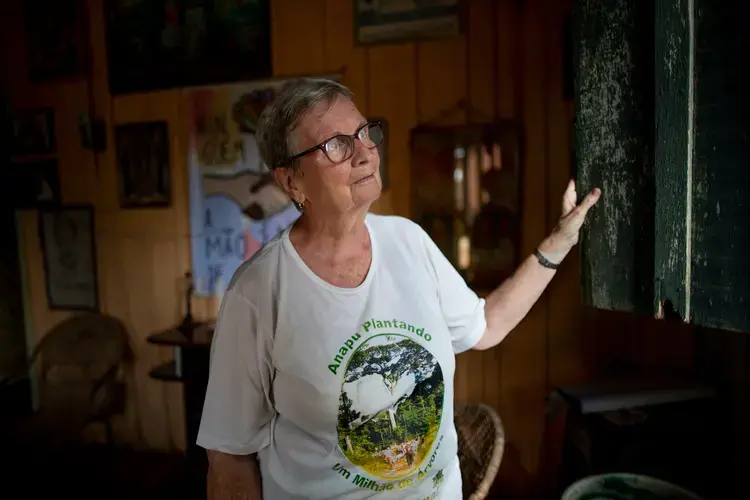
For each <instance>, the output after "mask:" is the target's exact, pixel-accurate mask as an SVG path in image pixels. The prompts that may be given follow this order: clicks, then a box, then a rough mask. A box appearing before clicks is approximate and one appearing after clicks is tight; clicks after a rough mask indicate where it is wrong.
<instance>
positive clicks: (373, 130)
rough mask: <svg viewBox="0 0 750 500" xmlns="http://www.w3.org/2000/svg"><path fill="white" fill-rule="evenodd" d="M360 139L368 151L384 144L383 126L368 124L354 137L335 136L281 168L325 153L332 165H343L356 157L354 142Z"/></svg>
mask: <svg viewBox="0 0 750 500" xmlns="http://www.w3.org/2000/svg"><path fill="white" fill-rule="evenodd" d="M355 139H359V141H360V142H362V144H364V145H365V147H366V148H367V149H373V148H376V147H378V146H380V145H381V144H382V143H383V124H382V123H381V122H380V121H373V122H367V123H365V124H364V125H362V126H361V127H359V128H358V129H357V131H356V132H354V133H353V134H352V135H346V134H341V135H334V136H333V137H331V138H330V139H326V140H325V141H323V142H321V143H320V144H318V145H317V146H314V147H312V148H310V149H306V150H305V151H302V152H301V153H298V154H296V155H294V156H292V157H291V158H289V159H288V160H286V161H285V162H284V163H283V164H282V165H279V166H281V167H287V166H289V165H291V164H292V162H294V160H296V159H298V158H302V157H303V156H305V155H309V154H310V153H314V152H315V151H317V150H321V151H323V153H324V154H325V155H326V157H327V158H328V159H329V160H330V161H331V163H343V162H345V161H346V160H348V159H349V158H351V157H352V156H353V155H354V140H355Z"/></svg>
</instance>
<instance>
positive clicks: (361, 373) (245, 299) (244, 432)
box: [198, 214, 486, 500]
mask: <svg viewBox="0 0 750 500" xmlns="http://www.w3.org/2000/svg"><path fill="white" fill-rule="evenodd" d="M366 223H367V228H368V230H369V232H370V240H371V242H372V264H371V266H370V270H369V272H368V274H367V277H366V278H365V280H364V282H363V283H362V284H361V285H360V286H358V287H356V288H339V287H336V286H333V285H331V284H329V283H327V282H325V281H323V280H322V279H320V278H319V277H317V276H316V275H315V274H314V273H313V272H312V271H311V270H310V269H309V268H308V267H307V265H306V264H305V263H304V262H303V261H302V259H301V258H300V256H299V254H297V252H296V250H295V249H294V247H293V245H292V243H291V241H290V240H289V229H287V230H286V231H284V232H283V233H281V234H280V235H279V236H278V237H277V238H276V239H274V240H272V241H271V242H269V243H268V244H267V245H266V246H265V247H263V249H262V250H260V251H259V252H258V253H257V254H256V255H255V256H254V257H253V258H252V259H251V260H250V261H248V262H247V263H245V264H243V266H242V267H240V268H239V269H238V270H237V272H236V273H235V275H234V277H233V279H232V283H231V284H230V286H229V289H228V290H227V292H226V294H225V295H224V300H223V303H222V305H221V310H220V313H219V319H218V322H217V324H216V331H215V334H214V338H213V344H212V346H211V369H210V378H209V382H208V389H207V392H206V400H205V404H204V407H203V418H202V421H201V426H200V431H199V433H198V444H199V445H200V446H202V447H204V448H207V449H211V450H218V451H222V452H225V453H231V454H251V453H257V454H258V458H259V460H260V468H261V475H262V480H263V498H264V499H265V500H297V499H308V498H310V499H319V498H320V499H322V498H325V499H347V500H348V499H354V500H357V499H363V498H377V499H381V498H382V499H390V498H394V499H396V498H397V499H412V498H413V499H420V500H421V499H426V498H431V499H440V500H456V499H460V498H461V472H460V470H459V464H458V458H457V437H456V430H455V427H454V425H453V374H454V370H455V354H456V353H460V352H462V351H465V350H467V349H470V348H471V347H473V346H474V345H475V344H476V343H477V342H478V341H479V339H480V338H481V336H482V334H483V333H484V330H485V327H486V322H485V318H484V300H482V299H480V298H479V297H477V295H476V294H475V293H474V292H473V291H471V289H469V287H468V286H467V285H466V283H465V281H464V280H463V278H461V276H460V275H459V274H458V272H456V270H455V269H454V268H453V267H452V265H451V264H450V262H448V260H447V259H446V258H445V257H444V256H443V254H442V253H441V252H440V250H439V249H438V248H437V246H436V245H435V244H434V243H433V242H432V240H431V239H430V238H429V236H428V235H427V234H426V233H425V232H424V231H423V230H422V229H421V228H420V227H419V226H418V225H417V224H415V223H413V222H411V221H410V220H408V219H404V218H401V217H385V216H377V215H372V214H369V215H368V216H367V219H366Z"/></svg>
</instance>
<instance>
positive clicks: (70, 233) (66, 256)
mask: <svg viewBox="0 0 750 500" xmlns="http://www.w3.org/2000/svg"><path fill="white" fill-rule="evenodd" d="M39 234H40V237H41V243H42V253H43V256H44V271H45V281H46V283H45V284H46V289H47V301H48V304H49V308H50V309H58V310H86V311H98V310H99V287H98V282H97V269H96V245H95V237H94V209H93V207H92V206H90V205H80V206H79V205H71V206H62V207H57V208H46V209H42V210H41V211H40V212H39Z"/></svg>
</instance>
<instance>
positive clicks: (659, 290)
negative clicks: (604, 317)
mask: <svg viewBox="0 0 750 500" xmlns="http://www.w3.org/2000/svg"><path fill="white" fill-rule="evenodd" d="M749 10H750V7H749V6H748V3H747V2H746V1H743V2H741V1H739V0H731V1H729V2H721V3H716V2H711V1H710V0H694V1H692V2H688V1H687V0H656V1H651V0H608V1H605V2H601V1H594V0H579V1H578V2H577V6H576V8H575V12H574V16H573V18H574V39H575V66H576V85H575V89H576V96H575V97H576V145H575V148H576V157H577V160H578V165H577V170H578V174H577V175H578V179H579V186H580V188H579V191H581V192H585V190H587V189H590V188H592V187H594V186H599V187H601V188H602V190H603V192H604V196H603V198H602V200H601V202H600V205H599V206H598V207H597V208H596V209H595V210H594V211H593V212H592V214H591V217H590V220H589V223H588V225H587V227H586V229H585V231H584V234H583V238H582V242H581V248H582V251H581V255H582V259H583V260H582V280H583V283H582V286H583V294H584V301H585V302H586V303H587V304H589V305H592V306H595V307H598V308H603V309H612V310H619V311H630V312H639V313H645V314H653V315H656V316H659V317H661V316H669V315H672V316H674V317H677V316H679V318H681V319H682V320H683V321H687V322H690V323H693V324H696V325H700V326H707V327H716V328H722V329H728V330H738V331H750V260H748V256H750V229H748V224H746V223H745V221H746V220H750V93H748V91H747V88H748V85H747V80H746V79H745V77H744V76H742V75H741V72H742V71H744V69H743V63H742V61H743V60H744V57H745V56H744V54H746V53H747V49H748V48H750V31H748V30H747V29H746V28H745V27H743V25H742V20H743V19H747V14H748V13H749V12H748V11H749Z"/></svg>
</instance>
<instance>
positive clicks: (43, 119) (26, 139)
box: [10, 108, 55, 157]
mask: <svg viewBox="0 0 750 500" xmlns="http://www.w3.org/2000/svg"><path fill="white" fill-rule="evenodd" d="M10 132H11V139H10V154H11V156H13V157H19V156H29V155H45V154H50V153H53V152H54V150H55V120H54V113H53V112H52V109H51V108H39V109H22V110H17V111H15V112H14V113H13V115H12V121H11V130H10Z"/></svg>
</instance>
